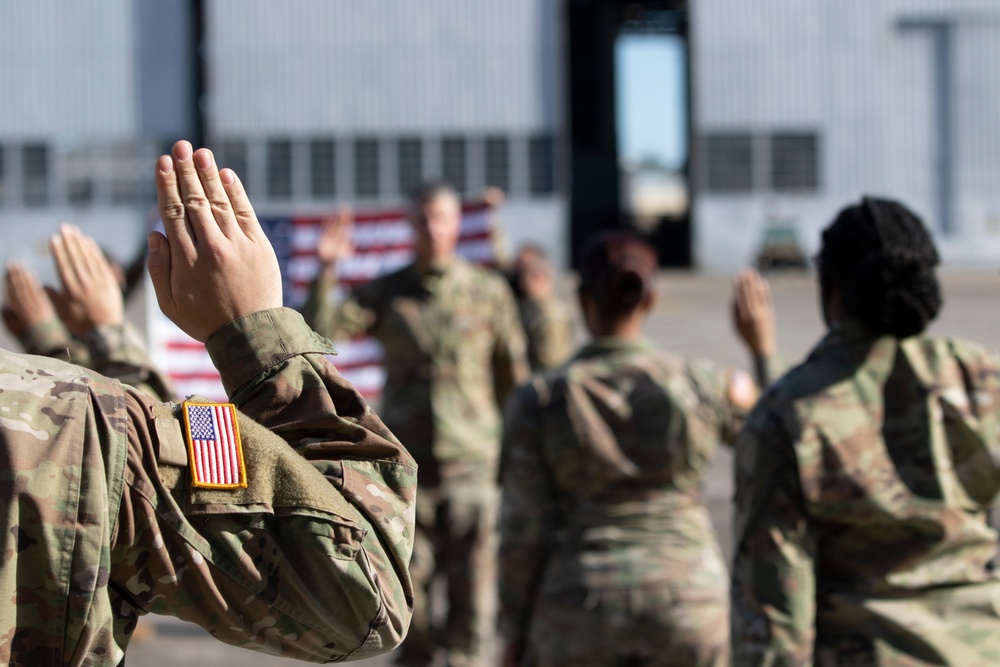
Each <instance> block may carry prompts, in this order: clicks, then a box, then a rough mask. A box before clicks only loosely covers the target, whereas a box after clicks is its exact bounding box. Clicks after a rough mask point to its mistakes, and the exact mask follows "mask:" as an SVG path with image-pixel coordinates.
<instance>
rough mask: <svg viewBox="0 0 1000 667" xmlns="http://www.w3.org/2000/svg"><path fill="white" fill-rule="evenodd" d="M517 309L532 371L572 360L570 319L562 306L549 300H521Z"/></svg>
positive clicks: (572, 345)
mask: <svg viewBox="0 0 1000 667" xmlns="http://www.w3.org/2000/svg"><path fill="white" fill-rule="evenodd" d="M518 309H519V310H520V313H521V324H522V325H523V326H524V333H525V338H526V339H527V342H528V361H529V362H530V363H531V370H532V371H534V372H536V373H537V372H539V371H543V370H546V369H548V368H555V367H556V366H559V365H561V364H563V363H565V362H566V361H567V360H568V359H569V358H570V357H571V356H573V350H574V349H575V346H574V341H573V315H572V314H571V313H570V311H569V308H567V307H566V306H565V304H563V303H562V302H561V301H559V300H558V299H555V298H551V297H550V298H548V299H521V300H520V301H519V302H518Z"/></svg>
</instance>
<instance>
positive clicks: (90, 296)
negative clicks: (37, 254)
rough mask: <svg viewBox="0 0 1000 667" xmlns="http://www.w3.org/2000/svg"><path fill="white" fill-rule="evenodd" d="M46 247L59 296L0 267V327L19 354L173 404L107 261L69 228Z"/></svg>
mask: <svg viewBox="0 0 1000 667" xmlns="http://www.w3.org/2000/svg"><path fill="white" fill-rule="evenodd" d="M50 246H51V250H52V255H53V258H54V259H55V263H56V268H57V270H58V273H59V277H60V281H61V283H62V290H60V291H56V290H52V289H48V293H46V289H43V288H42V286H41V285H40V284H39V282H38V279H37V278H36V277H35V276H34V275H33V274H32V273H31V272H30V271H29V270H28V269H27V268H26V267H25V266H23V265H22V264H21V263H20V262H11V263H10V264H9V265H8V267H7V275H6V279H5V285H6V292H7V304H6V305H5V306H4V320H5V322H6V323H7V327H8V329H9V330H10V331H11V333H12V334H14V335H15V336H16V337H17V338H18V339H19V340H20V342H21V344H22V345H23V346H24V348H25V351H27V352H28V353H29V354H37V355H41V356H47V357H53V358H56V359H63V360H65V361H69V362H70V363H74V364H78V365H80V366H85V367H87V368H90V369H91V370H95V371H97V372H98V373H101V374H102V375H106V376H108V377H112V378H115V379H116V380H121V381H122V382H124V383H126V384H130V385H132V386H134V387H136V388H138V389H142V390H143V391H146V392H147V393H149V394H151V395H152V396H154V397H155V398H158V399H160V400H163V401H167V400H173V399H174V398H176V394H175V392H174V390H173V387H172V386H171V385H170V382H169V380H167V378H166V377H165V376H164V375H163V374H162V373H161V372H160V371H159V370H158V369H157V368H156V367H155V365H154V364H153V361H152V359H151V358H150V356H149V352H148V350H147V349H146V345H145V342H144V341H143V340H142V337H141V336H140V335H139V332H138V331H136V330H135V328H134V327H133V326H132V325H131V324H129V323H128V321H127V320H126V319H125V300H124V297H123V295H122V289H121V285H122V281H121V279H120V276H119V275H118V272H116V268H115V265H114V264H113V263H112V262H111V261H110V260H108V259H107V255H106V254H105V253H104V252H102V251H101V249H100V248H99V247H98V246H97V244H96V243H94V241H93V239H91V238H89V237H87V236H85V235H83V234H82V233H81V232H80V230H79V229H77V228H75V227H70V226H68V225H63V227H62V228H61V229H60V231H59V234H57V235H56V236H54V237H53V238H52V241H51V243H50Z"/></svg>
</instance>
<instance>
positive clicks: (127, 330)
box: [20, 319, 177, 401]
mask: <svg viewBox="0 0 1000 667" xmlns="http://www.w3.org/2000/svg"><path fill="white" fill-rule="evenodd" d="M20 342H21V345H22V346H23V347H24V349H25V351H26V352H27V353H28V354H36V355H39V356H43V357H52V358H53V359H62V360H63V361H68V362H70V363H72V364H76V365H78V366H83V367H85V368H89V369H91V370H95V371H97V372H98V373H100V374H102V375H107V376H108V377H112V378H114V379H116V380H121V381H122V382H124V383H125V384H130V385H132V386H133V387H136V388H138V389H142V390H143V391H145V392H146V393H148V394H150V395H152V396H153V397H154V398H158V399H160V400H161V401H171V400H175V399H176V398H177V393H176V392H175V391H174V388H173V386H172V385H171V383H170V381H169V380H168V379H167V378H166V376H164V375H163V374H162V373H161V372H160V371H159V370H158V369H157V368H156V366H155V365H154V364H153V360H152V359H151V358H150V356H149V352H148V350H147V349H146V345H145V343H144V342H143V340H142V337H141V336H140V335H139V332H137V331H136V330H135V329H134V328H133V327H132V325H130V324H129V323H128V322H124V323H122V324H107V325H102V326H98V327H94V329H93V330H92V331H91V332H90V333H89V334H87V335H86V336H85V337H84V338H83V339H82V340H81V339H77V338H75V337H73V336H72V335H71V334H70V332H69V331H68V330H67V329H66V327H65V326H64V325H63V323H62V322H60V321H59V320H57V319H53V320H48V321H46V322H42V323H40V324H36V325H33V326H30V327H28V328H27V329H25V331H24V333H23V334H22V335H21V337H20Z"/></svg>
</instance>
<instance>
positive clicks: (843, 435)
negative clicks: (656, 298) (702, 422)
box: [732, 198, 1000, 667]
mask: <svg viewBox="0 0 1000 667" xmlns="http://www.w3.org/2000/svg"><path fill="white" fill-rule="evenodd" d="M938 261H939V260H938V253H937V250H936V249H935V247H934V244H933V243H932V241H931V238H930V235H929V234H928V232H927V229H926V228H925V227H924V225H923V222H922V221H921V220H920V218H918V217H917V216H916V215H915V214H914V213H913V212H911V211H910V210H909V209H907V208H906V207H904V206H903V205H901V204H899V203H897V202H893V201H887V200H883V199H873V198H865V199H863V200H862V201H861V202H860V203H859V204H855V205H852V206H848V207H847V208H845V209H843V210H842V211H841V212H840V214H839V215H838V216H837V217H836V219H835V220H834V221H833V223H832V224H831V225H830V226H829V227H828V228H827V229H826V230H825V231H824V232H823V242H822V249H821V250H820V253H819V256H818V264H819V286H820V295H821V302H822V310H823V315H824V319H825V320H826V322H827V326H828V331H827V333H826V336H824V338H823V339H822V340H821V341H820V342H819V344H818V345H817V346H816V348H815V349H814V350H813V351H812V352H811V353H810V355H809V357H808V358H807V359H806V361H805V362H803V363H802V365H800V366H798V367H797V368H795V369H794V370H792V371H791V372H789V373H788V374H787V375H786V376H785V377H784V378H782V379H781V380H779V381H778V382H777V383H775V384H774V385H773V386H772V387H771V389H770V390H769V391H768V392H767V393H766V394H765V395H764V396H763V398H762V399H761V401H760V403H759V404H758V405H757V407H756V408H755V410H754V411H753V413H752V414H751V415H750V417H749V419H748V420H747V425H746V429H745V431H744V432H743V434H742V435H741V437H740V439H739V440H738V441H737V444H736V520H735V523H736V540H737V543H736V557H735V563H734V566H733V587H732V594H733V617H732V618H733V640H734V646H735V652H734V656H733V662H734V664H735V665H740V666H742V665H775V664H781V665H813V664H815V665H962V666H963V667H964V666H970V667H971V666H977V667H978V666H982V667H985V666H986V665H996V664H997V661H998V659H1000V618H998V616H997V611H996V601H997V600H998V599H1000V581H998V579H997V575H996V573H995V572H994V568H993V559H994V558H995V557H996V555H997V531H996V530H995V529H994V528H991V527H990V525H989V523H988V511H989V509H990V508H991V507H993V506H994V505H995V504H996V501H997V496H998V493H1000V465H998V461H1000V441H998V437H997V436H998V423H1000V361H998V360H997V357H996V355H995V354H994V353H992V352H988V351H986V350H985V349H984V348H982V347H980V346H979V345H977V344H974V343H970V342H967V341H964V340H960V339H955V338H943V337H931V336H926V335H924V330H925V329H926V328H927V326H928V325H929V324H930V323H931V321H932V320H934V319H935V317H937V314H938V312H939V310H940V309H941V306H942V302H943V299H942V294H941V289H940V286H939V284H938V280H937V276H936V275H935V267H936V266H937V264H938Z"/></svg>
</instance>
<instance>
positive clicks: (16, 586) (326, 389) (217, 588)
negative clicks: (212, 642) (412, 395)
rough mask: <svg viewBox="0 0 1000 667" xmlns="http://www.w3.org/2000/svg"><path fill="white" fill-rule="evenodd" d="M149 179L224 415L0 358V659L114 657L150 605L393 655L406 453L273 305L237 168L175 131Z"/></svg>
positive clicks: (218, 624)
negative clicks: (217, 378)
mask: <svg viewBox="0 0 1000 667" xmlns="http://www.w3.org/2000/svg"><path fill="white" fill-rule="evenodd" d="M156 183H157V194H158V200H159V206H160V211H161V214H162V217H163V221H164V227H165V231H166V238H164V237H163V235H161V234H159V233H157V232H154V233H153V234H151V235H150V237H149V249H150V256H149V273H150V277H151V278H152V282H153V287H154V289H155V291H156V297H157V301H158V303H159V305H160V308H161V309H162V310H163V311H164V313H165V314H166V315H167V316H168V317H170V318H171V319H172V320H173V321H174V322H175V323H176V324H177V325H178V326H179V327H180V328H181V329H183V330H184V331H185V332H187V333H188V334H189V335H191V336H192V337H194V338H196V339H197V340H200V341H204V342H206V345H207V348H208V351H209V354H210V355H211V356H212V359H213V361H214V363H215V364H216V366H217V367H218V368H219V371H220V373H221V374H222V379H223V383H224V384H225V387H226V390H227V392H228V393H229V396H230V399H231V400H232V401H233V403H234V404H235V405H232V404H211V403H209V402H207V401H203V400H198V399H191V400H189V401H188V402H185V403H184V404H183V405H174V404H169V403H159V402H157V401H155V400H154V399H152V398H151V397H150V396H148V395H147V394H144V393H142V392H139V391H137V390H135V389H132V388H130V387H127V386H123V385H122V384H120V383H119V382H118V381H115V380H111V379H108V378H105V377H103V376H101V375H98V374H96V373H94V372H92V371H89V370H85V369H83V368H80V367H78V366H72V365H69V364H66V363H64V362H61V361H58V360H54V359H42V358H39V357H26V356H22V355H18V354H13V353H8V352H0V386H2V387H3V397H2V399H0V412H2V413H3V414H2V419H0V429H2V437H0V448H2V456H3V458H4V461H5V467H4V474H3V476H2V479H0V507H2V509H3V511H2V512H0V516H2V525H0V542H2V545H0V546H2V549H3V554H4V560H3V564H2V566H0V599H2V600H4V601H6V602H7V604H5V605H4V606H3V607H0V662H2V663H3V664H14V665H94V666H100V667H103V666H114V665H119V664H120V663H121V662H122V656H123V653H124V650H125V648H126V646H127V644H128V640H129V637H130V635H131V633H132V630H133V628H134V627H135V624H136V619H137V618H138V616H139V615H140V614H144V613H146V612H155V613H160V614H172V615H175V616H178V617H180V618H182V619H185V620H188V621H193V622H195V623H198V624H199V625H201V626H202V627H204V628H206V629H207V630H208V631H209V632H210V633H211V634H212V635H213V636H215V637H216V638H217V639H220V640H222V641H225V642H227V643H230V644H235V645H237V646H243V647H246V648H251V649H255V650H260V651H265V652H268V653H271V654H276V655H283V656H288V657H295V658H300V659H308V660H313V661H317V662H327V661H332V660H337V659H344V658H360V657H365V656H368V655H372V654H374V653H378V652H381V651H385V650H387V649H389V648H392V647H393V646H394V645H395V644H396V643H398V642H399V641H400V640H401V638H402V635H403V634H404V632H405V630H406V626H407V622H408V620H409V616H410V603H411V599H412V598H411V588H410V583H409V578H408V575H407V572H406V563H407V560H408V559H409V555H410V548H411V544H412V534H413V533H412V516H413V504H412V503H413V493H414V487H415V477H416V471H415V470H414V466H413V462H412V459H411V458H410V457H409V456H408V455H407V453H406V451H405V450H404V449H403V448H402V447H401V446H400V445H399V443H398V442H397V441H396V440H395V438H393V436H392V434H391V433H390V432H389V431H388V430H387V429H386V428H385V427H384V426H383V425H382V423H381V422H380V421H379V419H378V417H376V416H375V415H374V414H373V413H372V412H371V410H370V409H369V408H368V406H367V405H366V404H365V402H364V400H363V399H362V398H361V397H360V395H359V394H358V393H357V392H356V391H355V390H354V389H353V388H352V387H351V386H350V385H349V384H348V383H347V382H346V381H344V380H343V379H342V378H341V377H340V376H339V375H338V373H337V372H336V370H335V369H334V367H333V365H332V364H331V363H330V362H329V361H328V360H327V358H326V355H327V354H330V353H332V351H333V350H332V348H331V346H330V344H329V342H328V341H326V340H325V339H322V338H320V337H319V336H317V335H316V334H314V333H313V332H312V331H310V330H309V328H308V327H306V326H305V324H304V322H303V321H302V319H301V317H300V316H299V315H298V314H297V313H295V312H294V311H290V310H286V309H283V308H281V280H280V275H279V273H278V264H277V260H276V258H275V255H274V251H273V250H272V248H271V245H270V243H269V242H268V240H267V238H266V237H265V236H264V234H263V232H262V230H261V228H260V225H259V223H258V222H257V218H256V216H255V215H254V212H253V209H252V208H251V206H250V203H249V201H248V200H247V198H246V194H245V192H244V190H243V187H242V185H241V184H240V181H239V179H238V178H237V177H236V175H235V174H234V173H233V172H232V171H230V170H223V171H222V172H221V173H220V172H219V171H218V169H217V168H216V166H215V162H214V158H213V156H212V154H211V152H210V151H207V150H204V149H202V150H199V151H198V152H194V153H193V152H192V148H191V145H190V144H189V143H187V142H178V143H177V144H175V146H174V148H173V153H172V155H171V156H162V157H160V159H159V160H158V161H157V166H156ZM253 418H256V419H257V420H259V423H258V422H255V421H253Z"/></svg>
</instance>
